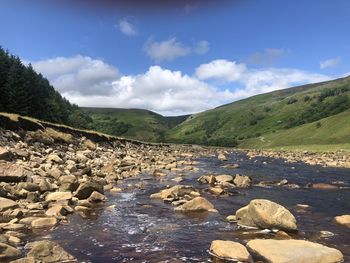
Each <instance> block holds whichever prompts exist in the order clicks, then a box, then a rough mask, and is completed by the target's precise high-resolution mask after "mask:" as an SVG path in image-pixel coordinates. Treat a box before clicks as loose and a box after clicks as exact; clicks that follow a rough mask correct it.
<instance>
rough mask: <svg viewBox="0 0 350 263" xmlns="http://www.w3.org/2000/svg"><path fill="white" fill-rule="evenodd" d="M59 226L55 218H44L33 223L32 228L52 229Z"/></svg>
mask: <svg viewBox="0 0 350 263" xmlns="http://www.w3.org/2000/svg"><path fill="white" fill-rule="evenodd" d="M55 225H57V219H56V218H55V217H42V218H38V219H35V220H33V221H32V223H31V226H32V228H50V227H54V226H55Z"/></svg>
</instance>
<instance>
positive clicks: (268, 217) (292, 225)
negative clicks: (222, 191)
mask: <svg viewBox="0 0 350 263" xmlns="http://www.w3.org/2000/svg"><path fill="white" fill-rule="evenodd" d="M236 218H237V220H238V224H241V225H245V226H248V227H258V228H262V229H265V228H268V229H280V230H285V231H295V230H297V222H296V219H295V217H294V216H293V215H292V213H291V212H289V211H288V210H287V209H286V208H285V207H283V206H281V205H279V204H277V203H275V202H272V201H269V200H265V199H255V200H252V201H251V202H250V203H249V205H248V206H247V207H244V208H242V209H239V210H238V211H237V212H236Z"/></svg>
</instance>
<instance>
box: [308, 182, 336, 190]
mask: <svg viewBox="0 0 350 263" xmlns="http://www.w3.org/2000/svg"><path fill="white" fill-rule="evenodd" d="M311 187H312V188H314V189H319V190H336V189H338V188H339V187H338V186H336V185H332V184H325V183H317V184H313V185H312V186H311Z"/></svg>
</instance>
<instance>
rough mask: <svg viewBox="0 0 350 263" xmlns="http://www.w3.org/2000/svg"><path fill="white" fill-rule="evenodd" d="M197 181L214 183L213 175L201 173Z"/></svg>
mask: <svg viewBox="0 0 350 263" xmlns="http://www.w3.org/2000/svg"><path fill="white" fill-rule="evenodd" d="M197 181H198V182H200V183H202V184H210V185H214V184H215V176H214V175H202V176H201V177H199V178H198V179H197Z"/></svg>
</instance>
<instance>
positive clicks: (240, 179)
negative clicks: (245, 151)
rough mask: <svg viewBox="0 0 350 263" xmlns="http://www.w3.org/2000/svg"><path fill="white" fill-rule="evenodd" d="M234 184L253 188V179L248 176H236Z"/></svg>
mask: <svg viewBox="0 0 350 263" xmlns="http://www.w3.org/2000/svg"><path fill="white" fill-rule="evenodd" d="M233 183H234V184H235V185H236V186H237V187H240V188H247V187H250V186H251V184H252V179H251V178H250V177H249V176H246V175H240V174H236V176H235V178H234V179H233Z"/></svg>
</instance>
